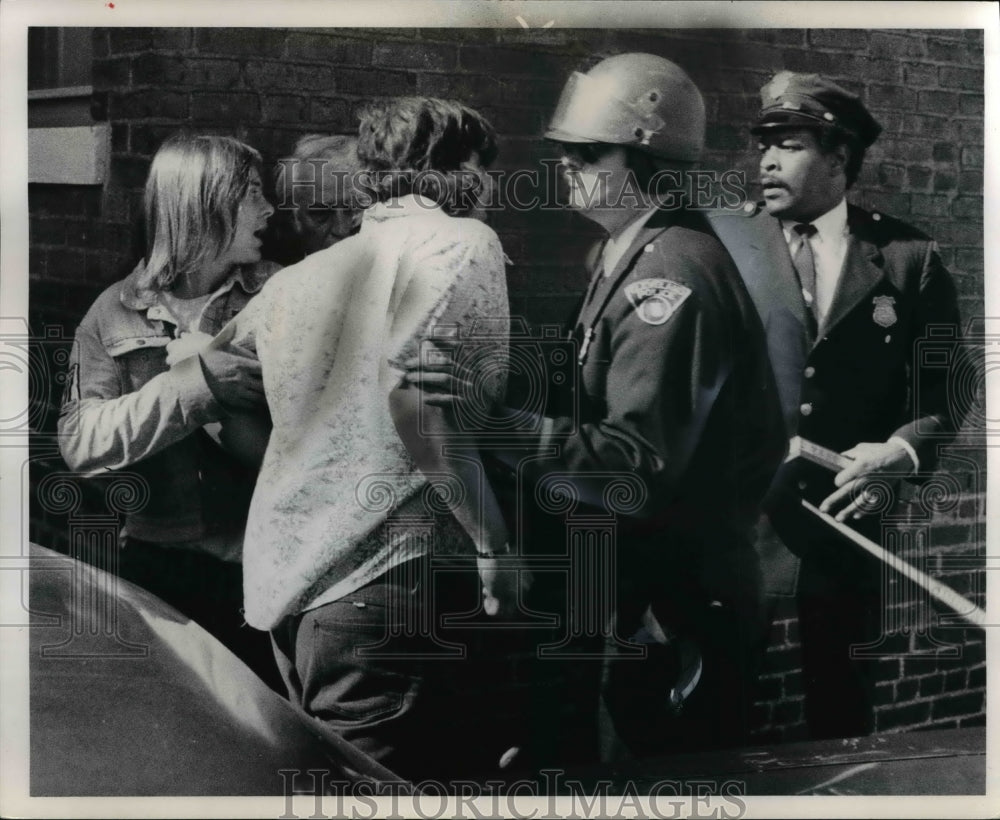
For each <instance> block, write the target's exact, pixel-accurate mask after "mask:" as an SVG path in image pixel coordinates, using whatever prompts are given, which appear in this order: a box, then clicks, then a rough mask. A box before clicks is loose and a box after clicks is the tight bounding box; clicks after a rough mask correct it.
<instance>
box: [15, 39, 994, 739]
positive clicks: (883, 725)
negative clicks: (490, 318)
mask: <svg viewBox="0 0 1000 820" xmlns="http://www.w3.org/2000/svg"><path fill="white" fill-rule="evenodd" d="M634 50H641V51H650V52H653V53H657V54H661V55H663V56H665V57H668V58H670V59H672V60H674V61H676V62H677V63H679V64H680V65H681V66H682V67H684V68H685V69H686V70H687V71H688V72H689V73H690V75H691V76H692V78H693V79H694V80H695V82H696V83H697V84H698V86H699V87H700V88H701V89H702V91H703V93H704V95H705V99H706V102H707V106H708V119H709V123H710V125H709V131H708V152H707V157H706V164H707V166H708V167H710V168H717V169H729V168H735V169H739V170H742V171H745V172H747V173H748V178H749V179H751V180H752V179H753V176H754V174H753V171H754V168H755V159H754V153H755V152H754V148H755V144H754V140H753V138H752V137H751V136H750V135H749V134H748V132H747V130H746V126H747V124H748V123H749V121H750V120H751V118H752V117H753V116H754V115H755V113H756V110H757V107H758V106H757V91H758V89H759V88H760V86H761V85H762V84H763V83H764V82H765V81H766V80H767V79H768V78H769V77H770V76H771V75H772V74H773V73H774V72H775V71H777V70H780V69H791V70H796V71H819V72H822V73H825V74H827V75H829V76H831V77H833V78H835V79H836V80H838V81H839V82H841V83H842V84H844V85H845V86H847V87H848V88H851V89H853V90H855V91H857V92H858V93H859V94H861V95H862V97H863V99H864V100H865V102H866V104H867V105H868V106H869V107H870V109H871V110H872V112H873V113H874V114H875V115H876V117H877V118H878V119H879V121H880V122H881V123H882V124H883V126H884V127H885V131H884V133H883V135H882V137H881V139H880V140H879V141H878V142H877V143H876V144H875V146H873V148H872V149H871V150H870V152H869V155H868V158H867V161H866V164H865V167H864V170H863V172H862V175H861V178H860V179H859V181H858V183H857V185H856V186H855V189H854V191H853V193H852V197H851V198H852V199H853V200H854V201H856V202H857V203H858V204H861V205H864V206H867V207H870V208H875V209H881V210H885V211H886V212H888V213H891V214H893V215H895V216H898V217H900V218H903V219H905V220H908V221H910V222H912V223H914V224H915V225H917V226H918V227H920V228H922V229H924V230H926V231H927V232H928V233H930V234H931V235H933V236H934V237H935V238H936V239H937V240H938V241H939V243H940V246H941V252H942V255H943V257H944V261H945V263H946V264H947V265H948V267H949V268H950V270H951V271H952V273H953V275H954V276H955V280H956V282H957V284H958V288H959V291H960V294H961V305H962V309H963V314H964V316H965V317H966V318H972V317H982V315H983V232H982V207H983V196H982V190H983V144H984V143H983V108H984V95H983V68H982V67H983V38H982V33H981V32H979V31H960V30H951V31H934V30H919V31H918V30H913V31H866V30H821V31H806V30H799V29H781V30H746V31H742V30H731V29H729V30H694V29H688V30H675V31H662V32H660V31H643V32H631V31H615V30H558V29H547V30H543V31H530V30H529V31H525V30H517V29H513V30H503V31H494V30H489V29H478V30H477V29H470V30H447V29H383V30H371V29H368V30H360V29H355V30H339V31H335V30H312V29H310V30H273V29H248V30H239V29H236V30H234V29H199V30H192V29H183V28H175V29H161V30H149V29H120V28H114V29H97V30H96V31H95V34H94V55H95V59H94V74H93V83H94V97H93V104H92V109H93V112H94V116H95V118H97V119H99V120H107V121H108V122H109V123H110V124H111V128H112V159H111V176H110V180H109V182H108V183H107V184H106V186H105V187H104V188H103V190H101V189H97V188H87V187H80V188H74V187H70V186H41V185H37V186H34V185H33V186H30V190H29V208H30V217H31V222H30V225H31V233H30V242H31V249H30V277H31V278H30V281H31V302H32V307H31V321H32V326H33V328H36V329H37V328H41V327H42V326H44V325H45V324H46V323H55V324H56V325H60V326H62V327H64V328H68V329H69V330H70V332H71V329H72V327H73V325H74V324H75V322H76V321H77V320H78V319H79V318H80V316H81V315H82V314H83V312H84V310H85V309H86V307H87V306H88V305H89V304H90V302H91V301H92V300H93V298H94V296H96V294H97V293H98V292H99V290H100V289H101V288H103V287H104V286H106V285H107V284H109V283H110V282H112V281H114V280H115V279H117V278H120V277H121V276H122V275H124V273H126V272H127V271H128V269H129V268H130V267H131V265H132V264H134V261H135V260H136V258H137V256H138V250H137V246H136V242H135V237H136V232H135V229H134V226H135V224H136V221H137V218H138V217H139V214H140V211H141V188H142V184H143V182H144V179H145V175H146V172H147V170H148V166H149V161H150V158H151V156H152V155H153V153H154V152H155V151H156V148H157V147H158V145H159V144H160V143H161V142H162V141H163V139H164V138H165V137H167V136H168V135H169V134H171V133H173V132H174V131H175V130H176V129H178V128H179V127H185V128H188V129H191V130H194V131H198V132H204V133H209V132H214V133H228V134H234V135H236V136H238V137H240V138H242V139H244V140H246V141H248V142H249V143H251V144H253V145H254V146H256V147H257V148H258V149H260V150H261V152H262V153H263V154H264V157H265V160H266V161H267V162H268V163H271V162H273V161H274V160H275V159H276V158H277V157H280V156H281V155H283V154H285V153H287V152H288V151H289V150H290V149H291V147H292V145H293V144H294V142H295V140H296V138H297V137H298V136H300V135H301V134H304V133H309V132H316V131H320V132H330V133H348V132H351V131H353V130H354V128H355V126H356V121H357V120H356V112H357V108H358V106H359V105H360V104H361V103H363V102H364V101H365V100H367V99H370V98H371V97H373V96H380V95H396V94H424V95H435V96H451V97H457V98H460V99H461V100H463V101H464V102H466V103H468V104H470V105H472V106H474V107H477V108H479V109H480V110H481V111H482V112H484V113H485V114H486V115H487V116H489V117H490V118H491V119H492V120H493V122H494V123H495V125H496V126H497V128H498V131H499V132H500V134H501V137H502V140H501V156H500V159H499V161H498V165H499V167H502V168H508V169H515V168H521V167H537V165H538V162H539V161H540V160H542V159H544V158H551V157H553V156H554V154H553V151H552V149H551V148H550V147H549V146H547V145H546V144H545V143H544V142H542V141H541V140H539V139H538V135H539V133H540V132H541V130H542V129H543V127H544V124H545V121H546V117H547V116H548V115H549V114H550V112H551V111H552V108H553V106H554V103H555V101H556V99H557V97H558V94H559V91H560V89H561V87H562V83H563V81H564V79H565V77H566V76H567V75H568V73H569V72H570V71H571V70H574V69H579V68H586V67H588V66H589V65H591V64H592V63H593V62H594V61H595V60H596V59H597V58H598V57H601V56H606V55H609V54H613V53H618V52H622V51H634ZM491 221H492V224H493V226H494V227H495V228H496V229H497V231H498V232H499V233H500V235H501V238H502V240H503V242H504V246H505V248H506V250H507V253H508V255H509V256H510V257H511V259H512V261H513V265H512V266H511V268H510V270H509V283H510V292H511V301H512V309H513V311H514V312H515V313H516V314H518V315H523V316H524V317H525V318H526V319H527V320H528V321H529V322H531V323H534V324H536V325H537V324H540V323H553V322H561V321H563V320H564V319H565V318H566V317H567V315H568V313H569V311H570V309H571V307H572V305H573V304H574V303H575V300H576V298H577V297H578V295H579V293H580V292H581V290H582V288H583V286H584V284H585V282H584V279H583V276H582V274H581V272H580V270H581V268H580V261H581V259H582V257H583V254H584V252H585V250H586V248H587V245H588V244H589V242H590V241H591V239H592V238H593V237H594V235H595V234H594V231H593V230H592V229H591V228H590V227H588V226H587V224H585V223H584V222H583V220H581V219H580V218H579V217H576V216H574V215H572V214H569V213H566V212H560V211H554V212H553V211H544V212H542V211H540V212H535V213H533V214H531V216H530V218H527V217H526V215H524V214H521V213H516V212H507V213H497V214H494V215H493V216H492V217H491ZM270 250H272V251H274V252H275V255H277V254H278V253H279V252H280V248H278V247H277V246H276V245H275V244H274V242H272V243H271V246H270ZM36 332H38V331H37V330H36ZM973 387H975V385H973ZM52 421H53V416H52V415H51V414H49V415H48V416H46V419H45V421H44V422H43V424H42V426H43V427H44V426H45V424H49V425H51V423H52ZM977 421H978V422H980V423H981V422H982V413H981V411H980V412H978V413H973V414H972V419H971V421H970V423H969V430H968V431H967V433H966V434H965V435H964V436H963V439H962V441H963V442H964V444H965V446H962V447H954V448H952V450H951V452H953V453H954V458H953V459H952V460H951V462H950V463H949V468H950V470H949V474H950V475H953V476H954V479H955V481H957V482H958V484H957V486H958V487H959V488H960V490H961V498H960V501H958V502H957V503H954V504H949V503H945V502H940V503H937V502H936V505H931V504H930V503H929V502H928V496H927V495H926V494H925V495H924V496H919V495H915V494H914V492H913V491H910V496H909V497H907V498H904V500H903V502H902V505H901V507H900V509H901V511H902V518H901V521H902V522H903V523H904V524H906V525H907V526H908V527H910V528H914V527H916V528H920V527H923V528H924V529H925V530H926V531H927V533H928V534H927V536H926V539H925V540H924V541H923V542H921V543H920V544H917V545H916V546H912V547H906V549H904V552H906V553H908V554H911V557H914V558H919V560H921V561H924V562H925V567H926V568H927V569H929V570H930V571H932V572H934V573H935V574H937V575H939V576H940V577H942V578H943V579H945V580H946V581H947V582H948V583H949V584H951V585H952V586H953V587H955V588H956V589H958V590H959V591H960V592H963V593H965V594H969V595H971V597H973V599H975V600H976V601H977V602H978V603H980V604H982V603H983V598H982V593H983V588H984V585H983V581H982V579H983V572H982V570H981V565H982V551H983V544H984V534H983V527H984V525H983V522H984V511H983V506H984V488H985V480H984V476H985V472H984V469H985V459H984V455H983V454H984V448H983V447H982V442H981V441H980V440H979V438H977V436H976V432H975V431H976V428H977ZM54 464H55V462H54V461H52V460H49V461H45V460H44V459H43V460H42V462H41V465H40V467H39V470H41V471H42V472H44V470H45V469H51V468H52V467H53V465H54ZM921 499H923V500H921ZM930 507H933V509H930ZM928 516H929V517H928ZM34 523H35V524H36V527H35V530H34V533H35V536H36V537H38V538H40V539H41V540H43V541H49V542H51V541H53V540H58V538H59V534H60V531H62V532H64V531H65V530H64V529H62V530H61V529H60V528H61V527H62V524H61V523H60V521H59V520H58V518H53V517H52V516H48V517H45V516H41V515H39V516H36V520H35V522H34ZM921 556H922V557H921ZM977 561H978V562H979V563H978V565H977ZM977 567H980V568H977ZM900 584H901V582H900V581H898V580H897V581H894V586H893V587H892V594H893V595H896V594H897V592H898V593H899V595H898V596H897V597H899V598H900V600H899V601H898V603H897V604H895V605H894V606H893V608H891V609H890V613H893V614H892V616H891V617H892V619H893V620H892V625H893V629H894V631H893V633H892V636H891V644H892V649H893V651H898V652H901V653H902V654H901V655H899V656H893V657H886V658H884V659H882V660H879V661H877V662H878V663H879V666H880V676H881V677H882V679H883V682H882V683H881V684H880V687H879V691H880V703H881V705H880V707H879V713H878V722H879V728H880V729H884V730H898V729H903V728H912V727H916V726H932V725H933V726H944V725H949V726H954V725H968V724H970V723H981V722H983V715H984V692H985V666H984V647H983V641H982V636H981V633H977V632H976V631H974V630H972V629H948V630H945V629H943V628H941V627H940V626H937V627H935V628H934V629H932V630H930V632H928V629H927V627H928V625H929V624H930V623H932V622H933V619H934V617H935V616H934V613H935V612H937V611H938V610H937V609H936V608H935V607H934V606H931V605H930V604H928V603H926V602H922V601H921V600H919V596H917V598H916V599H915V596H914V594H913V592H912V590H908V589H902V590H900ZM778 614H779V617H778V619H777V621H776V623H775V627H774V633H773V636H772V645H771V647H770V649H769V651H768V655H767V661H768V664H767V669H766V670H765V675H764V678H763V687H764V688H763V694H762V700H761V703H760V704H759V707H758V708H759V710H760V712H759V718H760V725H761V730H760V737H761V738H762V739H765V740H777V739H794V738H798V737H801V736H803V732H804V728H803V724H802V702H801V693H802V682H801V673H800V671H799V658H798V644H797V634H796V622H795V618H794V606H792V602H791V601H785V602H783V605H782V607H781V608H780V609H779V613H778ZM935 641H939V642H940V641H949V642H952V643H955V644H957V645H958V648H959V649H960V652H959V655H960V656H959V657H949V656H948V654H949V652H950V651H951V649H952V648H949V647H945V648H941V647H936V646H935ZM952 654H954V653H952Z"/></svg>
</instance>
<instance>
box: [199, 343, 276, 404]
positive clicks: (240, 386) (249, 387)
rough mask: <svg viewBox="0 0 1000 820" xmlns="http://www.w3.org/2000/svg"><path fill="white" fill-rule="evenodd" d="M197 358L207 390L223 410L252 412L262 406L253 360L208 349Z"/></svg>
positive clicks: (261, 388)
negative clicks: (199, 361)
mask: <svg viewBox="0 0 1000 820" xmlns="http://www.w3.org/2000/svg"><path fill="white" fill-rule="evenodd" d="M198 357H199V359H200V360H201V370H202V373H204V374H205V381H206V382H208V389H209V390H211V391H212V395H213V396H215V398H216V400H217V401H218V402H219V403H220V404H221V405H222V406H223V407H225V408H226V409H227V410H230V411H232V410H252V409H254V408H257V407H260V406H262V405H263V404H264V403H265V400H264V382H263V379H262V377H261V370H260V362H259V361H258V360H257V359H256V358H255V357H253V356H249V355H245V354H243V355H241V354H238V353H230V352H229V351H226V350H217V349H212V348H209V349H208V350H204V351H202V352H201V353H199V354H198Z"/></svg>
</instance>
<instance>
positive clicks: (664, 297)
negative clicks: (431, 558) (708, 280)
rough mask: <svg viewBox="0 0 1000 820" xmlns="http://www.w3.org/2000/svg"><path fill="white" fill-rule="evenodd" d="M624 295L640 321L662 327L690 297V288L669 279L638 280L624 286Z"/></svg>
mask: <svg viewBox="0 0 1000 820" xmlns="http://www.w3.org/2000/svg"><path fill="white" fill-rule="evenodd" d="M625 295H626V296H627V297H628V300H629V302H630V303H631V304H632V307H634V308H635V312H636V315H637V316H638V317H639V318H640V319H642V321H644V322H645V323H646V324H647V325H662V324H664V323H665V322H666V321H667V319H669V318H670V317H671V316H673V315H674V311H675V310H677V308H679V307H680V306H681V304H682V303H683V302H684V300H685V299H687V298H688V296H690V295H691V288H689V287H685V286H684V285H682V284H680V283H678V282H671V281H670V280H669V279H640V280H638V281H637V282H633V283H632V284H630V285H628V286H626V288H625Z"/></svg>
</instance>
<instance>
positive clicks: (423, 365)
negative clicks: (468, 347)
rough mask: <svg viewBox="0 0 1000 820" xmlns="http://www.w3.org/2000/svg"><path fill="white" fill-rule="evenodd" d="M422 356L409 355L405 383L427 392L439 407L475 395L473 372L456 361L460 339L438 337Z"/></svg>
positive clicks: (404, 364)
mask: <svg viewBox="0 0 1000 820" xmlns="http://www.w3.org/2000/svg"><path fill="white" fill-rule="evenodd" d="M431 344H432V345H433V348H432V349H430V350H426V351H425V355H424V356H423V360H422V361H421V359H420V358H413V359H408V360H407V361H405V362H404V363H403V366H404V367H405V368H406V372H405V373H404V374H403V384H404V385H412V386H413V387H416V388H417V389H418V390H422V391H423V392H424V394H425V395H424V401H425V402H427V404H430V405H434V406H436V407H454V406H455V405H457V404H460V403H461V402H464V401H468V400H469V399H470V398H472V396H473V390H474V388H473V383H472V373H470V372H469V371H468V370H467V369H466V368H463V367H462V366H461V365H459V364H458V362H456V361H455V348H456V346H457V344H458V342H455V341H452V340H450V339H445V338H436V339H434V341H433V342H432V343H431Z"/></svg>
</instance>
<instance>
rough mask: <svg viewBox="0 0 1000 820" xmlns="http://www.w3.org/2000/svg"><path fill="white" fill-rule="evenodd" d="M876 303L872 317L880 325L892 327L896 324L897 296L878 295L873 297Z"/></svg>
mask: <svg viewBox="0 0 1000 820" xmlns="http://www.w3.org/2000/svg"><path fill="white" fill-rule="evenodd" d="M872 302H873V303H874V304H875V312H874V313H873V314H872V319H874V320H875V324H877V325H878V326H879V327H892V326H893V325H894V324H896V321H897V318H896V311H895V309H894V308H893V305H894V304H896V297H895V296H876V297H875V298H874V299H872Z"/></svg>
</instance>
